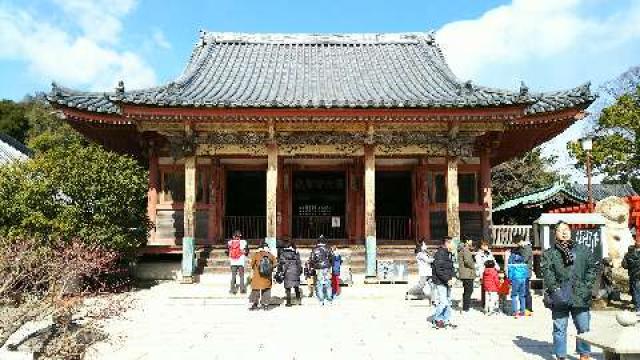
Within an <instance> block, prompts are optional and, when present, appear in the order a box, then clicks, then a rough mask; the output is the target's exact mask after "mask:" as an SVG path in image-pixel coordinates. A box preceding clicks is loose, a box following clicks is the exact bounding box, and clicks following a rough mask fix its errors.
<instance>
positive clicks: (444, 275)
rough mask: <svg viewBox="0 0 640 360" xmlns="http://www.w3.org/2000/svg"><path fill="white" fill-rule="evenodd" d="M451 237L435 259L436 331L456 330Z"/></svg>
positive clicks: (443, 243)
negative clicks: (453, 321)
mask: <svg viewBox="0 0 640 360" xmlns="http://www.w3.org/2000/svg"><path fill="white" fill-rule="evenodd" d="M454 247H455V245H454V243H453V240H452V239H451V237H448V236H446V237H445V238H444V240H443V241H442V246H441V247H440V248H439V249H438V251H436V254H435V255H434V258H433V283H434V285H435V286H436V294H437V295H436V296H437V305H436V307H435V309H434V312H433V316H432V318H433V325H434V327H435V328H436V329H442V328H445V327H452V328H455V327H456V326H455V325H453V324H452V323H451V287H452V286H453V283H454V279H453V275H454V273H455V269H454V267H453V249H454Z"/></svg>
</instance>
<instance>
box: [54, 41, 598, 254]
mask: <svg viewBox="0 0 640 360" xmlns="http://www.w3.org/2000/svg"><path fill="white" fill-rule="evenodd" d="M125 84H126V79H124V82H120V83H119V84H118V86H117V87H116V88H115V91H114V92H109V93H88V92H82V91H75V90H70V89H67V88H63V87H60V86H57V85H55V84H54V85H53V89H52V91H51V92H50V93H49V95H48V99H49V101H50V102H51V103H52V104H53V105H54V106H55V107H56V108H57V109H58V110H59V111H60V113H61V116H63V117H64V118H65V119H66V120H67V121H68V122H69V123H70V124H71V125H73V126H74V128H76V129H77V130H78V131H80V132H81V133H82V134H84V135H85V136H87V137H88V138H90V139H93V140H95V141H97V142H99V143H101V144H103V145H104V146H105V147H106V148H108V149H112V150H115V151H118V152H121V153H127V154H131V155H133V156H135V157H137V158H139V159H140V160H141V161H143V162H144V163H148V168H149V203H148V213H149V217H150V219H151V220H152V221H153V223H154V225H155V226H154V229H153V231H152V232H151V234H150V236H149V241H148V246H149V247H177V248H179V247H180V246H181V245H182V244H183V239H193V238H195V242H196V244H197V246H214V245H216V244H222V243H223V242H224V241H225V240H224V239H227V238H229V237H230V235H231V232H232V231H233V230H235V229H239V230H241V231H242V232H243V233H244V234H245V237H246V238H249V239H254V240H256V241H258V240H264V239H266V240H267V241H268V242H270V243H273V242H274V241H275V239H276V238H278V239H280V238H292V239H296V240H298V241H300V242H303V241H304V240H308V239H314V238H316V237H318V236H319V235H321V234H322V235H324V236H325V238H328V239H331V240H332V241H334V242H336V243H338V244H342V245H357V244H359V245H362V244H365V243H366V244H367V248H368V249H374V250H373V251H371V253H372V254H373V255H372V256H373V258H375V246H376V244H380V243H385V244H386V243H390V244H395V243H397V244H403V243H404V244H408V243H414V242H415V241H416V240H422V239H425V240H427V241H428V242H434V243H436V242H437V241H438V240H440V239H441V238H442V237H443V236H445V235H449V236H452V237H454V238H459V237H471V238H475V239H479V238H481V237H483V236H488V234H489V233H490V227H491V214H492V203H491V177H490V172H491V167H492V166H495V165H497V164H500V163H502V162H504V161H506V160H509V159H510V158H512V157H515V156H518V155H520V154H523V153H524V152H526V151H528V150H530V149H532V148H533V147H535V146H537V145H539V144H541V143H543V142H545V141H547V140H549V139H551V138H552V137H554V136H555V135H557V134H559V133H561V132H562V131H563V130H564V129H566V128H567V127H568V126H570V125H571V124H572V123H573V122H574V121H576V120H577V119H580V118H582V117H583V116H584V115H585V113H584V109H585V108H586V107H587V106H588V105H589V104H591V102H592V101H593V100H594V96H593V95H592V94H591V93H590V90H589V85H588V84H586V85H582V86H578V87H576V88H573V89H569V90H564V91H556V92H546V93H536V92H532V91H530V90H529V89H528V88H527V87H526V86H525V85H524V84H522V86H521V87H520V89H518V90H515V91H511V90H505V89H495V88H489V87H485V86H481V85H477V84H474V83H473V82H471V81H463V80H460V79H458V78H457V77H456V76H455V75H454V74H453V73H452V72H451V70H450V69H449V67H448V65H447V63H446V60H445V57H444V55H443V52H442V50H441V48H440V47H439V46H438V44H437V43H436V41H435V38H434V35H432V34H428V33H402V34H332V35H328V34H317V35H314V34H243V33H215V32H202V33H201V34H200V37H199V39H198V41H197V43H196V45H195V47H194V49H193V52H192V54H191V57H190V59H189V61H188V63H187V65H186V68H185V69H184V71H183V73H182V74H181V75H180V76H179V77H178V78H177V79H175V80H174V81H172V82H169V83H167V84H164V85H161V86H158V87H153V88H147V89H128V88H126V87H125ZM368 255H369V253H368ZM368 258H369V256H368Z"/></svg>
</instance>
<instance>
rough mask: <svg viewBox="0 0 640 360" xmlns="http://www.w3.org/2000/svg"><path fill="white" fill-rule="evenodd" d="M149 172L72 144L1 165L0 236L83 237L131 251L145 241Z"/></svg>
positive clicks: (132, 162) (93, 147)
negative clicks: (17, 161) (14, 162)
mask: <svg viewBox="0 0 640 360" xmlns="http://www.w3.org/2000/svg"><path fill="white" fill-rule="evenodd" d="M146 196H147V172H146V170H144V169H143V168H142V167H141V166H140V165H139V164H138V163H137V162H136V160H134V159H133V158H131V157H127V156H122V155H118V154H115V153H112V152H109V151H106V150H104V149H102V148H101V147H100V146H98V145H84V144H71V145H69V146H59V147H55V148H52V149H49V150H47V151H46V152H42V153H39V154H37V155H36V156H35V158H34V159H32V160H29V161H25V162H23V163H18V164H12V165H8V166H3V167H0V208H1V209H3V211H2V212H0V235H8V236H9V237H16V236H23V237H37V238H40V239H43V241H48V240H49V239H50V240H59V239H63V240H71V239H75V238H79V239H82V240H83V241H84V242H86V243H88V244H96V245H101V246H104V247H105V248H107V249H110V250H117V251H120V252H123V253H125V254H132V253H133V251H134V250H135V249H137V248H138V247H139V246H141V245H142V244H144V243H145V241H146V239H147V234H148V229H149V221H148V218H147V200H146Z"/></svg>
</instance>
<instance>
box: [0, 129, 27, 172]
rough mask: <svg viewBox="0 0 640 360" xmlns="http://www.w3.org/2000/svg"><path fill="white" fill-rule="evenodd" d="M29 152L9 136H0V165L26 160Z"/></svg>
mask: <svg viewBox="0 0 640 360" xmlns="http://www.w3.org/2000/svg"><path fill="white" fill-rule="evenodd" d="M29 156H31V150H29V149H28V148H27V147H26V146H24V145H22V144H21V143H20V142H19V141H17V140H16V139H14V138H12V137H11V136H9V135H5V134H0V165H3V164H8V163H11V162H14V161H20V160H26V159H28V158H29Z"/></svg>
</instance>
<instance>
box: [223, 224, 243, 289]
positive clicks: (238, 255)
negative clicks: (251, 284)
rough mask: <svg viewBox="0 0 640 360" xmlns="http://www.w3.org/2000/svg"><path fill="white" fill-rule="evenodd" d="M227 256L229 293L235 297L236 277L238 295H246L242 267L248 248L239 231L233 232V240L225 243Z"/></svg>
mask: <svg viewBox="0 0 640 360" xmlns="http://www.w3.org/2000/svg"><path fill="white" fill-rule="evenodd" d="M226 252H227V255H228V256H229V264H230V265H231V286H230V288H229V293H231V294H233V295H235V294H236V293H237V292H238V288H237V286H236V276H237V277H239V279H240V281H239V283H240V293H241V294H246V293H247V287H246V286H245V284H244V267H245V265H246V261H247V255H249V246H248V244H247V241H246V240H243V239H242V233H241V232H240V230H236V231H234V232H233V238H231V240H229V241H228V242H227V251H226Z"/></svg>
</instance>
